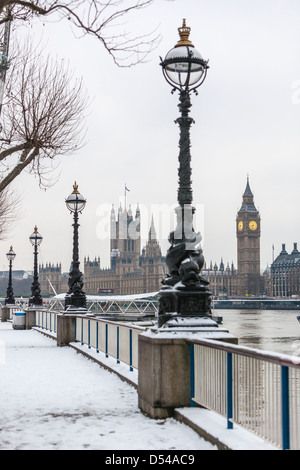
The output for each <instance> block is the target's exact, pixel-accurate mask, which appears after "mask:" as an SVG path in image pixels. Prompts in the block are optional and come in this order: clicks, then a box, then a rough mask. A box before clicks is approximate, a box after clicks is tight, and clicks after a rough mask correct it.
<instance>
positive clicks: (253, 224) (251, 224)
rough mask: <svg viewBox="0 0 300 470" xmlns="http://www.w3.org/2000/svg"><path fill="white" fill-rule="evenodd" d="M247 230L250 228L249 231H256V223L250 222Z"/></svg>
mask: <svg viewBox="0 0 300 470" xmlns="http://www.w3.org/2000/svg"><path fill="white" fill-rule="evenodd" d="M249 228H250V230H256V229H257V223H256V222H255V221H254V220H251V222H249Z"/></svg>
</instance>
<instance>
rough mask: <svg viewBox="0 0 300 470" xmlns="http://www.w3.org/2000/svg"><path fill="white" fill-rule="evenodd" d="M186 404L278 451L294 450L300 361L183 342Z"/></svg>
mask: <svg viewBox="0 0 300 470" xmlns="http://www.w3.org/2000/svg"><path fill="white" fill-rule="evenodd" d="M188 343H190V363H191V403H194V406H195V405H200V406H203V407H205V408H208V409H211V410H213V411H216V412H218V413H220V414H221V415H223V416H224V417H225V418H226V419H227V427H228V429H232V428H233V426H234V423H236V424H238V425H240V426H242V427H244V428H246V429H248V430H250V431H251V432H253V433H255V434H257V435H259V436H260V437H262V438H263V439H264V440H266V441H269V442H271V443H272V444H273V445H275V446H277V447H279V448H281V449H297V450H299V449H300V359H299V358H298V357H293V356H287V355H282V354H276V353H271V352H266V351H262V350H261V351H260V350H257V349H251V348H247V347H242V346H237V345H234V344H229V343H223V342H221V341H214V340H204V339H203V340H188Z"/></svg>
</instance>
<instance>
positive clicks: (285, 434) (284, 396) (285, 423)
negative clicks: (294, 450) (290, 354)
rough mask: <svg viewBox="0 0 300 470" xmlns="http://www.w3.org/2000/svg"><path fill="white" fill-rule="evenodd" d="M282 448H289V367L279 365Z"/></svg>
mask: <svg viewBox="0 0 300 470" xmlns="http://www.w3.org/2000/svg"><path fill="white" fill-rule="evenodd" d="M281 413H282V449H283V450H288V449H289V448H290V404H289V368H288V367H287V366H281Z"/></svg>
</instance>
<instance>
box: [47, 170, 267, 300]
mask: <svg viewBox="0 0 300 470" xmlns="http://www.w3.org/2000/svg"><path fill="white" fill-rule="evenodd" d="M260 222H261V219H260V214H259V212H258V210H257V209H256V207H255V203H254V196H253V193H252V191H251V188H250V183H249V178H247V184H246V189H245V191H244V194H243V197H242V205H241V208H240V210H239V211H238V213H237V216H236V237H237V267H235V266H234V265H233V263H232V264H231V265H229V263H227V265H226V266H225V265H224V263H223V260H221V262H220V264H219V266H218V265H216V264H214V265H213V264H212V263H210V264H207V263H206V264H205V266H204V268H203V270H202V275H203V277H204V278H206V279H207V280H208V282H209V283H210V290H211V292H212V294H213V295H214V296H227V295H228V296H244V295H259V294H261V293H264V294H266V295H272V292H271V280H270V276H268V275H261V273H260V237H261V227H260ZM166 274H168V273H167V266H166V264H165V259H164V257H163V255H162V252H161V248H160V245H159V243H158V240H157V235H156V230H155V227H154V223H153V218H152V223H151V227H150V229H149V233H148V241H147V243H146V245H145V246H144V247H143V249H141V214H140V210H139V208H138V207H137V210H136V212H135V215H134V216H133V213H132V210H131V207H129V209H128V210H127V209H126V208H124V209H123V208H122V207H121V206H120V207H119V209H118V211H117V212H116V211H115V209H114V207H112V210H111V216H110V267H109V268H104V269H103V268H101V262H100V258H95V259H94V260H90V259H89V257H88V258H85V259H84V291H85V293H86V294H89V295H90V294H97V295H98V294H101V293H102V294H115V295H118V294H139V293H153V292H158V291H159V290H160V288H161V281H162V279H163V278H164V277H165V276H166ZM39 280H40V284H41V290H42V293H43V294H44V295H45V294H53V292H54V291H55V292H57V293H63V292H67V290H68V286H67V280H68V273H66V274H63V273H62V272H61V265H56V266H54V265H51V263H50V264H47V265H46V266H44V265H42V266H40V269H39Z"/></svg>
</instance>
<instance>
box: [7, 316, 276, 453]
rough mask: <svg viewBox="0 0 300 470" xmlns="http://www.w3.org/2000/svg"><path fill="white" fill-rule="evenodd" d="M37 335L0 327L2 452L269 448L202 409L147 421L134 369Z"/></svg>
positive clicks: (91, 352)
mask: <svg viewBox="0 0 300 470" xmlns="http://www.w3.org/2000/svg"><path fill="white" fill-rule="evenodd" d="M36 330H37V329H33V330H29V331H18V330H14V329H13V328H12V324H11V323H10V322H8V323H0V385H1V386H0V450H119V451H122V450H126V451H130V450H146V451H151V450H163V451H173V452H174V451H176V450H178V451H182V450H184V451H198V450H218V449H226V448H227V449H233V450H270V449H272V450H273V449H274V447H272V446H271V445H268V444H266V443H265V442H264V441H262V440H261V439H259V438H257V437H256V436H253V435H251V434H250V433H248V432H246V431H244V430H242V429H240V428H236V429H234V430H227V429H226V422H225V420H224V419H223V418H222V417H220V416H218V415H216V414H215V413H212V412H210V411H207V410H203V409H200V408H183V409H179V410H177V411H176V416H175V418H168V419H165V420H152V419H150V418H148V417H146V416H144V415H143V414H142V413H141V412H140V411H139V408H138V395H137V390H136V385H137V371H133V372H130V371H129V370H128V367H127V365H122V364H120V365H118V366H117V365H116V364H115V361H113V360H112V359H110V358H105V355H104V354H101V353H96V352H95V351H93V350H90V349H88V348H87V347H86V346H81V345H78V344H75V343H73V344H72V345H71V347H64V348H58V347H57V345H56V341H54V339H51V338H50V337H47V336H45V335H43V334H41V331H36ZM78 353H80V354H78ZM115 372H117V373H118V375H117V374H116V373H115ZM203 436H204V437H205V438H204V437H203Z"/></svg>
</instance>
